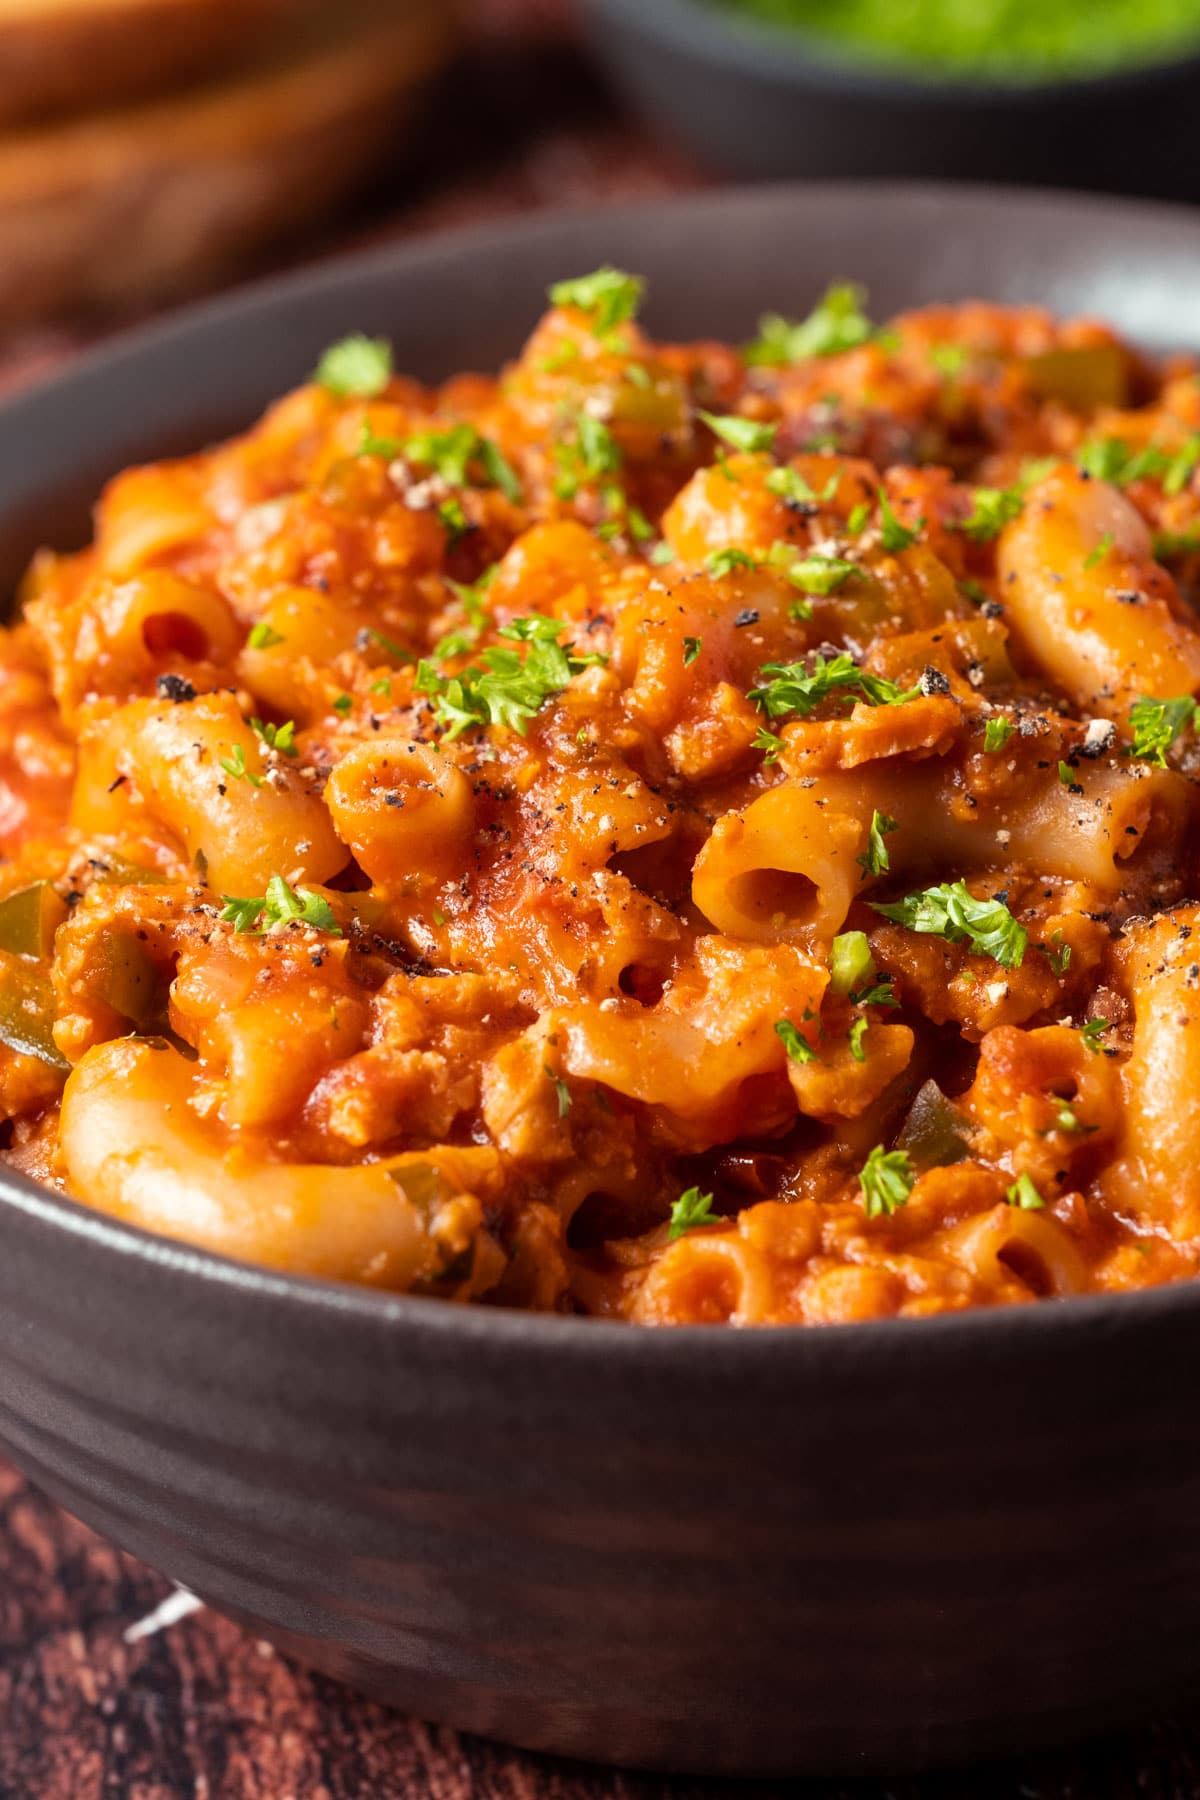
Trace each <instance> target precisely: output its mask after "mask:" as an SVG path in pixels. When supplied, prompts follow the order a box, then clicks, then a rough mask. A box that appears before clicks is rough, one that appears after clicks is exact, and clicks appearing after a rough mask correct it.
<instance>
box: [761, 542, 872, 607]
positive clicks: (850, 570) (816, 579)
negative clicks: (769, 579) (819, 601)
mask: <svg viewBox="0 0 1200 1800" xmlns="http://www.w3.org/2000/svg"><path fill="white" fill-rule="evenodd" d="M767 561H768V562H769V563H770V564H771V567H772V568H774V569H779V570H780V571H781V572H782V573H783V574H784V575H786V576H787V578H788V580H789V581H790V582H791V583H792V586H793V587H798V588H800V589H801V590H802V592H804V593H806V594H821V595H823V596H824V595H828V594H835V593H836V592H837V590H838V589H839V588H840V587H843V586H844V585H845V583H846V582H847V581H849V579H850V577H851V576H852V575H857V574H858V573H859V570H858V565H857V564H856V563H852V562H847V561H846V559H845V557H842V556H822V555H821V554H820V553H819V552H818V551H816V550H809V551H798V550H797V549H796V548H795V546H794V545H793V544H785V543H784V542H783V541H782V540H780V541H778V542H776V543H774V544H772V545H771V552H770V555H769V556H768V558H767Z"/></svg>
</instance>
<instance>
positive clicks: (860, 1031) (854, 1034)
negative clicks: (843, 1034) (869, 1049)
mask: <svg viewBox="0 0 1200 1800" xmlns="http://www.w3.org/2000/svg"><path fill="white" fill-rule="evenodd" d="M867 1024H868V1021H867V1020H866V1019H865V1018H863V1019H855V1021H854V1023H853V1025H851V1027H850V1054H851V1056H852V1057H853V1058H854V1060H855V1062H860V1063H865V1062H866V1060H867V1053H866V1050H865V1049H864V1048H863V1039H864V1037H865V1036H866V1035H867Z"/></svg>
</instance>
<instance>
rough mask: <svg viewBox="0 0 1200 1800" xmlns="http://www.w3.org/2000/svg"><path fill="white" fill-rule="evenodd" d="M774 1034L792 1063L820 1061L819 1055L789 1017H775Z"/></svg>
mask: <svg viewBox="0 0 1200 1800" xmlns="http://www.w3.org/2000/svg"><path fill="white" fill-rule="evenodd" d="M775 1036H776V1037H777V1038H778V1039H779V1041H780V1043H781V1044H782V1045H783V1047H784V1049H785V1050H786V1051H787V1053H788V1057H789V1059H790V1060H791V1061H792V1062H794V1063H814V1062H820V1060H821V1059H820V1057H819V1056H818V1055H817V1053H816V1051H815V1050H814V1049H813V1047H812V1045H811V1044H810V1043H809V1041H808V1039H807V1038H806V1037H805V1035H804V1033H803V1032H802V1031H801V1030H800V1028H799V1026H798V1025H793V1024H792V1021H791V1020H790V1019H776V1021H775Z"/></svg>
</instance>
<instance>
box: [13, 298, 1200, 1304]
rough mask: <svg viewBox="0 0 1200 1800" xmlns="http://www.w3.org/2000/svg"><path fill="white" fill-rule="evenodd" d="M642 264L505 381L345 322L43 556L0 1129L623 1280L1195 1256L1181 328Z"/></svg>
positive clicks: (29, 652)
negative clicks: (304, 371) (417, 366)
mask: <svg viewBox="0 0 1200 1800" xmlns="http://www.w3.org/2000/svg"><path fill="white" fill-rule="evenodd" d="M638 291H639V284H638V283H637V282H636V281H634V280H633V279H632V278H630V277H625V276H622V275H621V274H620V273H619V272H617V271H611V270H609V271H597V272H596V274H595V275H593V276H590V277H586V278H583V279H581V280H577V281H572V282H567V283H564V284H560V285H559V286H558V287H556V289H555V290H554V293H553V300H554V304H553V305H552V308H551V310H550V312H549V313H548V314H547V315H546V317H545V318H544V319H543V320H542V322H541V323H540V324H539V326H538V327H537V329H536V331H535V332H534V335H533V337H532V338H531V340H530V342H529V344H528V346H527V347H526V349H525V351H524V353H523V354H522V356H521V357H520V358H519V360H518V361H517V362H516V363H514V364H513V366H512V367H511V368H510V369H508V370H507V371H506V372H505V373H504V375H503V377H502V378H501V379H499V380H491V379H485V378H482V377H460V378H457V379H456V380H454V381H451V382H450V383H448V384H447V385H446V386H445V387H444V388H442V389H440V390H427V389H423V388H420V387H418V386H417V385H416V384H415V383H413V382H409V381H407V380H404V379H403V378H401V377H399V376H397V375H395V374H393V373H392V371H391V368H390V362H389V358H388V355H387V353H386V349H385V347H384V346H382V345H379V344H374V343H370V342H368V341H366V340H350V341H349V342H348V343H347V344H345V345H343V346H340V347H338V348H337V350H335V351H334V352H333V353H332V354H331V355H330V356H329V357H327V358H326V359H324V361H323V363H322V366H321V369H320V370H319V371H318V373H317V375H316V377H315V378H314V379H313V381H311V382H310V383H309V384H308V385H306V386H305V387H303V388H301V389H299V390H298V391H297V392H296V393H294V394H292V395H291V396H289V397H288V398H287V399H286V400H284V401H282V402H281V403H280V404H279V405H278V406H276V407H275V408H273V409H272V411H271V412H270V413H269V414H268V416H267V417H266V419H264V420H263V421H262V422H261V423H260V424H259V425H258V426H256V427H255V428H254V429H252V430H250V431H249V432H247V433H246V434H245V435H244V436H243V437H241V438H239V439H237V440H235V441H233V442H231V443H229V444H225V445H221V446H218V447H217V448H215V449H213V450H210V451H207V452H205V453H203V454H201V455H197V456H194V457H190V458H187V459H184V460H182V461H178V462H171V463H163V464H160V465H156V466H151V467H147V468H143V469H136V470H131V471H129V472H127V473H126V474H125V475H123V476H121V477H119V478H118V479H117V480H116V481H114V482H112V483H111V484H110V486H109V487H108V489H107V490H106V492H105V494H104V496H103V497H102V499H101V501H100V505H99V508H98V512H97V526H96V536H95V541H94V543H93V544H92V545H91V547H90V548H88V549H86V550H84V551H82V552H81V553H79V554H78V555H74V556H67V557H57V556H54V555H52V554H50V553H49V552H45V553H43V554H42V555H41V556H39V558H38V559H37V560H36V562H35V564H34V567H33V568H32V570H31V571H30V574H29V577H28V581H27V584H26V588H25V591H24V593H23V595H22V597H21V606H20V608H19V611H18V615H17V617H16V619H15V620H14V622H13V623H12V625H11V626H10V627H9V628H8V629H7V630H5V631H3V632H0V1157H3V1158H4V1159H5V1160H7V1161H8V1162H9V1163H10V1164H11V1165H12V1166H14V1167H16V1168H18V1169H21V1170H23V1171H25V1172H27V1173H29V1174H31V1175H33V1176H34V1177H35V1178H36V1179H39V1180H41V1181H43V1182H45V1183H46V1184H48V1185H50V1186H52V1187H56V1188H58V1189H60V1190H61V1191H64V1192H67V1193H69V1194H71V1195H73V1196H75V1197H76V1198H77V1199H79V1200H81V1201H83V1202H84V1203H85V1204H87V1205H91V1206H94V1207H97V1208H100V1209H101V1210H103V1211H106V1212H108V1213H111V1214H112V1215H114V1216H115V1217H117V1218H120V1219H124V1220H127V1221H129V1222H132V1223H134V1224H137V1225H140V1226H143V1227H146V1228H148V1229H150V1230H152V1231H159V1232H163V1233H165V1234H167V1235H170V1236H172V1237H175V1238H179V1239H183V1240H185V1241H188V1242H191V1243H194V1244H197V1245H201V1246H204V1247H206V1248H208V1249H212V1250H217V1251H220V1252H223V1253H225V1254H227V1255H230V1256H234V1257H238V1258H242V1259H244V1260H248V1261H253V1262H260V1263H263V1264H266V1265H269V1266H271V1267H273V1268H277V1269H282V1270H294V1271H297V1272H300V1273H303V1274H306V1275H315V1276H321V1277H331V1278H334V1279H339V1280H344V1281H353V1282H361V1283H367V1284H370V1285H374V1286H377V1287H383V1288H389V1289H393V1290H411V1291H414V1292H417V1293H421V1294H429V1295H435V1296H438V1297H440V1298H443V1299H458V1300H464V1301H466V1300H475V1301H480V1302H485V1303H490V1304H494V1305H504V1306H518V1307H535V1308H540V1309H544V1310H551V1311H557V1312H580V1313H588V1314H599V1315H607V1316H614V1317H619V1318H625V1319H628V1320H631V1321H634V1322H637V1323H641V1324H647V1325H651V1324H653V1325H661V1324H677V1323H687V1322H692V1323H724V1324H731V1325H735V1326H752V1325H761V1324H786V1323H792V1324H810V1325H812V1324H831V1323H847V1322H852V1321H855V1320H862V1319H872V1318H878V1317H881V1316H892V1315H898V1316H904V1317H910V1318H919V1317H923V1316H925V1315H927V1314H932V1313H937V1312H945V1311H957V1310H961V1309H964V1308H968V1307H974V1306H987V1305H1001V1304H1017V1303H1022V1302H1029V1301H1034V1300H1038V1301H1047V1300H1051V1299H1056V1298H1063V1297H1067V1296H1070V1295H1074V1294H1078V1293H1084V1292H1088V1291H1097V1290H1119V1289H1127V1288H1139V1287H1145V1286H1149V1285H1152V1284H1156V1283H1161V1282H1167V1281H1174V1280H1178V1279H1183V1278H1186V1277H1191V1276H1194V1275H1195V1274H1196V1273H1197V1264H1198V1257H1200V1173H1198V1169H1200V1163H1198V1159H1197V1157H1196V1151H1195V1144H1194V1143H1193V1141H1192V1140H1193V1137H1194V1130H1193V1124H1194V1120H1195V1118H1196V1116H1197V1112H1198V1109H1200V871H1198V868H1197V856H1196V849H1195V846H1196V844H1197V841H1198V840H1197V824H1198V818H1197V786H1196V782H1197V776H1198V775H1200V739H1198V736H1197V731H1196V717H1197V713H1196V695H1197V692H1198V691H1200V624H1198V621H1197V611H1196V608H1197V605H1198V604H1200V371H1198V370H1197V369H1196V368H1195V367H1194V366H1193V365H1191V364H1190V363H1187V362H1185V361H1184V360H1183V359H1178V358H1176V359H1173V360H1172V361H1170V362H1168V363H1165V364H1163V365H1161V366H1159V367H1152V366H1151V365H1149V364H1148V363H1147V362H1146V361H1145V359H1143V358H1140V357H1138V356H1137V355H1136V354H1135V353H1134V352H1133V351H1132V350H1130V349H1129V348H1127V347H1126V346H1125V345H1124V344H1123V343H1121V341H1120V340H1119V339H1118V338H1117V337H1116V336H1115V335H1114V334H1112V333H1111V332H1109V331H1107V330H1106V328H1104V327H1103V326H1101V325H1098V324H1096V323H1094V322H1074V323H1071V322H1068V323H1059V322H1056V321H1055V320H1053V319H1052V318H1050V317H1049V316H1048V315H1046V314H1043V313H1041V312H1038V311H1035V310H1032V309H1027V310H1019V309H1009V310H1005V309H1001V308H995V307H988V306H984V305H981V304H973V305H970V306H964V307H961V308H930V309H927V310H926V311H925V312H922V313H914V314H911V315H908V316H905V317H901V318H900V319H897V320H895V321H893V323H892V325H891V327H890V328H889V330H888V332H887V333H879V332H876V331H874V330H873V329H872V328H871V327H870V325H869V322H868V321H867V320H866V319H865V317H864V318H862V319H859V320H858V321H857V323H856V328H855V331H854V333H853V334H852V336H853V338H854V343H853V347H851V348H848V349H839V348H838V347H837V332H836V331H833V332H832V333H830V332H824V334H823V331H822V330H819V329H814V330H812V331H809V332H807V333H806V334H805V337H804V339H803V340H802V341H807V342H808V343H809V344H810V345H811V344H813V343H820V342H822V341H824V342H826V343H828V344H829V345H830V346H831V347H830V348H829V349H828V350H827V351H826V352H825V353H819V354H811V355H804V356H800V357H798V358H795V359H793V360H789V355H790V349H791V347H792V346H791V339H790V338H788V337H787V336H786V335H785V334H781V332H780V330H779V329H778V327H775V328H772V330H770V331H768V332H767V334H766V335H765V336H764V338H763V339H762V340H760V341H759V343H758V344H757V345H755V346H753V347H752V348H751V349H750V350H748V351H744V352H739V351H738V350H736V349H733V348H731V347H729V346H725V345H720V344H715V343H705V344H696V345H674V344H659V343H655V342H653V341H651V340H650V339H648V338H647V337H646V336H645V335H644V334H643V332H642V331H641V329H640V328H639V326H638V325H637V323H636V317H635V314H636V301H637V298H638ZM849 303H850V304H853V305H855V306H857V305H858V301H857V300H856V299H854V297H853V296H851V301H850V302H849ZM846 304H848V302H847V300H846V296H845V294H843V295H842V296H841V297H840V299H839V300H838V302H837V303H836V305H835V307H834V310H833V313H832V314H831V315H830V317H831V318H833V319H834V320H835V321H836V319H837V318H840V317H841V316H842V314H841V312H840V311H839V310H838V309H839V308H841V309H843V310H844V308H845V306H846ZM818 322H819V321H818Z"/></svg>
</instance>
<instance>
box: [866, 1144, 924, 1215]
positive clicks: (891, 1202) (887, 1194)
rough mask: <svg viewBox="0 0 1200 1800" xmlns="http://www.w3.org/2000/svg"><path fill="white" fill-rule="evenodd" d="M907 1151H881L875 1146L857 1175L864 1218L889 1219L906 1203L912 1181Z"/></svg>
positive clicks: (910, 1164)
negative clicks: (864, 1213) (864, 1212)
mask: <svg viewBox="0 0 1200 1800" xmlns="http://www.w3.org/2000/svg"><path fill="white" fill-rule="evenodd" d="M916 1179H917V1177H916V1173H915V1171H914V1169H913V1166H912V1163H911V1162H910V1161H909V1159H908V1152H907V1150H885V1149H884V1147H883V1145H882V1144H876V1146H875V1148H874V1149H873V1150H872V1152H871V1154H870V1156H868V1158H867V1160H866V1162H865V1163H864V1164H863V1166H862V1168H861V1169H860V1170H859V1173H858V1185H859V1186H860V1187H861V1189H862V1196H863V1205H864V1207H865V1209H866V1214H867V1217H868V1219H878V1218H881V1217H883V1216H885V1215H886V1216H887V1217H889V1218H890V1217H891V1215H892V1213H894V1212H898V1211H899V1210H900V1208H901V1207H902V1206H903V1205H904V1204H905V1203H906V1202H907V1200H908V1196H909V1195H910V1194H911V1193H912V1191H913V1185H914V1183H915V1182H916Z"/></svg>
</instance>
